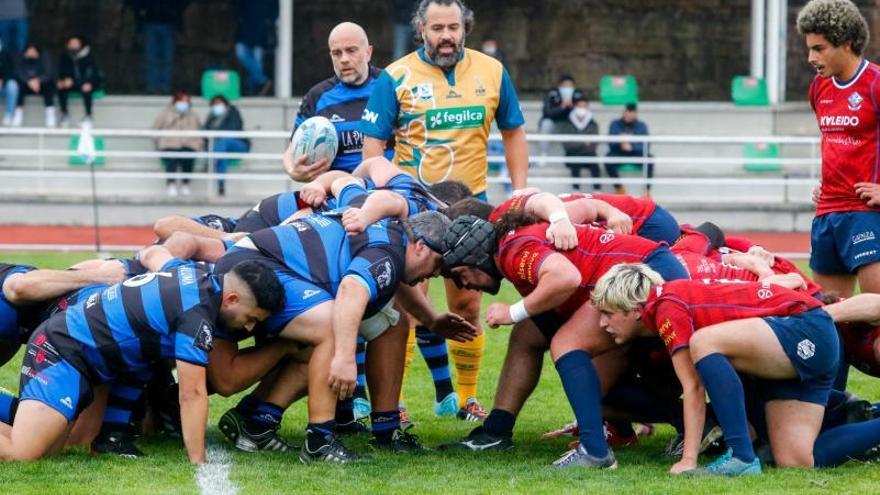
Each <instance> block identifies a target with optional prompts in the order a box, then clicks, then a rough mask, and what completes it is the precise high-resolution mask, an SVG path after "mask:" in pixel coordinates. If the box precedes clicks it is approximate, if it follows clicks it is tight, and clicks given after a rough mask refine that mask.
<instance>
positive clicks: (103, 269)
mask: <svg viewBox="0 0 880 495" xmlns="http://www.w3.org/2000/svg"><path fill="white" fill-rule="evenodd" d="M97 270H98V273H99V274H100V277H99V278H100V279H102V280H106V281H107V283H108V284H111V285H112V284H118V283H119V282H122V281H123V280H125V279H126V278H128V277H127V275H128V274H127V273H125V265H123V264H122V263H121V262H119V261H118V260H107V261H106V262H104V263H102V264H101V266H100V267H98V269H97Z"/></svg>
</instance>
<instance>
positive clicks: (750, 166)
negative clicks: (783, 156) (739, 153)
mask: <svg viewBox="0 0 880 495" xmlns="http://www.w3.org/2000/svg"><path fill="white" fill-rule="evenodd" d="M779 157H780V153H779V145H778V144H776V143H748V144H746V145H745V147H744V148H743V158H745V163H744V164H743V168H744V169H745V170H746V172H752V173H767V172H779V171H781V170H782V164H781V163H779V162H778V161H774V160H772V159H774V158H779ZM754 159H764V160H769V161H765V162H758V163H755V162H750V161H749V160H754Z"/></svg>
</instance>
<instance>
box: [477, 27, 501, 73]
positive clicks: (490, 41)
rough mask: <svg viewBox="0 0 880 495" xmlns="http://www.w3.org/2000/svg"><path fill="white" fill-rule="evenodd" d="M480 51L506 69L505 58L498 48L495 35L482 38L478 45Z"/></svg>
mask: <svg viewBox="0 0 880 495" xmlns="http://www.w3.org/2000/svg"><path fill="white" fill-rule="evenodd" d="M480 51H481V52H483V53H485V54H486V55H488V56H490V57H494V58H495V59H496V60H498V61H499V62H501V65H503V66H505V67H507V56H505V55H504V52H503V51H502V50H501V48H499V47H498V39H496V38H495V35H493V34H487V35H485V36H483V43H482V44H481V45H480Z"/></svg>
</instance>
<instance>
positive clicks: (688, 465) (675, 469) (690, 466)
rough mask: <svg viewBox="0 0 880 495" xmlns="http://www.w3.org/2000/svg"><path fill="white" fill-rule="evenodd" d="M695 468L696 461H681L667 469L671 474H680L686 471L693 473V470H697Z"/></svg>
mask: <svg viewBox="0 0 880 495" xmlns="http://www.w3.org/2000/svg"><path fill="white" fill-rule="evenodd" d="M697 467H698V466H697V460H696V459H682V460H680V461H678V462H676V463H675V464H673V465H672V467H671V468H670V469H669V472H670V473H671V474H682V473H686V472H688V471H693V470H694V469H697Z"/></svg>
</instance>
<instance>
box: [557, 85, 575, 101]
mask: <svg viewBox="0 0 880 495" xmlns="http://www.w3.org/2000/svg"><path fill="white" fill-rule="evenodd" d="M559 95H560V96H562V99H563V100H570V99H571V97H572V96H574V88H572V87H569V86H565V87H562V88H559Z"/></svg>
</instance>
